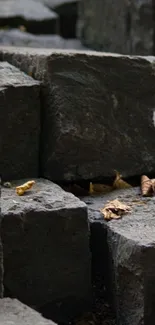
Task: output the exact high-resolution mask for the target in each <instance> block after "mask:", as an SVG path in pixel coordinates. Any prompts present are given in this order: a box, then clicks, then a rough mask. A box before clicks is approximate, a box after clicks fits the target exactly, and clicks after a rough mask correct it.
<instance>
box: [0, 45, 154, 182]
mask: <svg viewBox="0 0 155 325" xmlns="http://www.w3.org/2000/svg"><path fill="white" fill-rule="evenodd" d="M0 58H1V59H2V60H8V61H9V62H11V63H13V64H15V65H17V66H19V67H20V68H21V69H22V70H24V71H26V72H27V73H28V74H29V73H30V74H32V76H34V77H35V79H39V80H42V82H43V84H44V87H43V88H42V103H43V106H44V111H43V114H42V146H41V169H42V170H41V173H42V176H44V177H45V178H48V179H50V180H57V181H58V180H61V181H62V180H69V181H70V180H78V179H93V178H102V177H107V176H113V173H114V169H117V170H119V171H120V172H121V173H122V174H123V176H124V177H129V176H134V175H141V174H142V173H153V172H155V165H154V161H155V152H154V147H155V137H154V132H155V122H154V114H155V113H154V110H155V73H154V71H155V70H154V57H129V56H121V55H111V54H102V53H96V52H89V51H88V52H87V53H83V52H79V53H77V52H74V51H72V52H67V51H60V52H59V51H57V52H56V51H53V52H52V51H50V50H47V51H46V50H41V49H40V50H39V49H38V50H35V49H29V50H28V49H11V48H10V49H9V48H2V49H1V50H0ZM64 152H66V154H64Z"/></svg>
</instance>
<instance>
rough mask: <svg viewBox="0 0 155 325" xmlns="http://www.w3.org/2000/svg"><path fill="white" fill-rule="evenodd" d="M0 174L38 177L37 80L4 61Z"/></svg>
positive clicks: (0, 91)
mask: <svg viewBox="0 0 155 325" xmlns="http://www.w3.org/2000/svg"><path fill="white" fill-rule="evenodd" d="M0 76H1V78H0V130H1V131H0V132H1V136H0V175H1V176H2V178H3V179H6V180H9V179H15V178H19V176H21V177H37V176H38V173H39V171H38V164H39V161H38V160H39V159H38V157H39V140H40V139H39V136H40V98H39V95H40V83H39V82H38V81H35V80H34V79H33V78H31V77H29V76H27V75H26V74H24V73H23V72H21V71H20V70H18V69H17V68H15V67H13V66H12V65H10V64H9V63H7V62H1V63H0Z"/></svg>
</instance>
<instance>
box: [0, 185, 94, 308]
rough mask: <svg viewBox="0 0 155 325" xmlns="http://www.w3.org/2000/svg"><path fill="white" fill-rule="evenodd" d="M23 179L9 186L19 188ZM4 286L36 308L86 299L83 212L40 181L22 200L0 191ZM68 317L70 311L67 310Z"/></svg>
mask: <svg viewBox="0 0 155 325" xmlns="http://www.w3.org/2000/svg"><path fill="white" fill-rule="evenodd" d="M21 183H23V180H21V181H18V182H16V183H13V187H14V186H15V184H21ZM2 217H3V220H2V230H1V236H2V242H3V251H4V268H5V274H4V285H5V286H6V288H7V289H8V290H9V291H10V292H11V293H12V294H13V295H14V296H15V297H17V298H18V299H20V300H21V301H22V302H25V303H27V304H31V305H35V306H37V307H39V306H42V305H44V304H46V303H47V302H52V301H57V303H60V302H61V303H62V302H63V300H65V301H66V302H67V299H68V301H69V300H70V299H71V298H72V299H73V300H74V299H76V301H77V306H78V300H79V301H80V300H81V299H84V300H85V302H87V301H89V299H91V283H90V253H89V234H88V224H87V207H86V205H85V204H84V203H83V202H81V201H80V200H79V199H78V198H76V197H75V196H74V195H73V194H70V193H67V192H65V191H63V190H62V189H61V188H60V187H59V186H58V185H56V184H54V183H52V182H50V181H47V180H43V179H38V180H36V185H34V187H33V188H32V190H31V191H29V192H27V195H24V196H23V197H19V196H17V195H16V193H15V188H12V189H6V188H4V189H3V190H2ZM70 313H72V310H71V311H70Z"/></svg>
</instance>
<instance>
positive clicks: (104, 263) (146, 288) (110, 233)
mask: <svg viewBox="0 0 155 325" xmlns="http://www.w3.org/2000/svg"><path fill="white" fill-rule="evenodd" d="M139 193H140V190H139V188H132V189H129V190H118V191H113V192H112V193H110V194H106V195H104V196H99V197H91V198H90V197H88V198H87V197H85V198H84V202H85V203H86V204H88V208H89V224H90V229H91V251H92V261H93V263H94V265H93V269H94V275H93V276H94V277H96V278H97V277H98V278H99V279H100V283H98V284H97V285H98V287H100V288H104V286H105V287H106V289H107V293H108V296H109V297H110V302H113V306H114V309H115V312H116V316H117V322H118V324H133V325H139V324H144V325H148V324H149V325H153V324H154V319H155V312H154V303H155V300H154V297H155V263H154V260H155V219H154V218H155V217H154V215H155V208H154V206H155V198H141V196H140V195H139ZM115 198H117V199H118V200H120V201H121V202H125V203H127V204H132V202H133V200H135V199H136V200H137V204H136V202H135V203H134V204H132V213H131V214H128V215H125V216H123V217H122V219H120V220H113V221H110V222H106V221H104V220H103V216H102V215H101V213H100V212H99V209H100V208H102V207H103V206H104V204H105V203H106V202H107V201H108V200H113V199H115ZM138 201H142V202H143V203H139V204H138ZM101 294H103V293H101ZM112 298H113V299H112Z"/></svg>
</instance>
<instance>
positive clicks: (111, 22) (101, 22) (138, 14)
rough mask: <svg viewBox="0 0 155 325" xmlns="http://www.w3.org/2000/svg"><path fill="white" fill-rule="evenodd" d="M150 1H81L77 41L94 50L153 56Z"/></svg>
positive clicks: (152, 23) (152, 24) (152, 22)
mask: <svg viewBox="0 0 155 325" xmlns="http://www.w3.org/2000/svg"><path fill="white" fill-rule="evenodd" d="M153 26H154V21H153V9H152V0H142V1H137V0H132V1H126V0H119V1H117V2H115V3H114V2H113V1H112V0H110V1H109V0H106V1H102V0H101V1H99V2H98V5H96V1H95V0H81V1H80V2H79V20H78V25H77V33H78V37H79V38H80V39H81V40H82V42H83V44H84V45H86V46H88V47H89V48H93V49H95V50H103V51H107V52H117V53H124V54H134V55H137V54H138V55H151V54H152V53H153V42H154V40H153V33H154V32H153V30H154V27H153Z"/></svg>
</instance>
